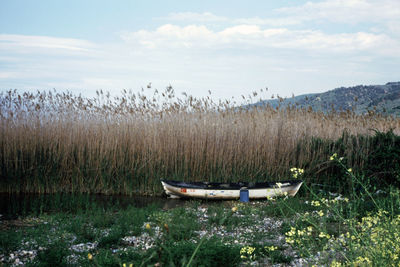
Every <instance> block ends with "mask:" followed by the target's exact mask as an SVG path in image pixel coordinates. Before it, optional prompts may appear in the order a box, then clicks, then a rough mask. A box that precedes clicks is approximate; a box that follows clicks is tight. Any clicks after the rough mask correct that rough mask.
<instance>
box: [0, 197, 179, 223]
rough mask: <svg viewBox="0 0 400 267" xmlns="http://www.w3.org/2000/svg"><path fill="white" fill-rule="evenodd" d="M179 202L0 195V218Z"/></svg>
mask: <svg viewBox="0 0 400 267" xmlns="http://www.w3.org/2000/svg"><path fill="white" fill-rule="evenodd" d="M185 203H186V201H184V200H180V199H167V198H165V197H138V196H121V195H112V196H109V195H99V194H94V195H89V194H4V193H0V214H1V216H0V219H1V220H9V219H16V218H18V217H25V216H28V215H33V216H35V215H39V214H41V213H53V212H60V211H61V212H69V213H75V212H77V211H79V210H87V209H90V208H91V207H93V206H94V205H95V206H97V207H101V208H103V209H105V210H107V209H113V210H118V209H123V208H126V207H128V206H135V207H138V208H141V207H146V206H149V205H156V206H159V207H160V208H164V209H170V208H174V207H177V206H183V205H185Z"/></svg>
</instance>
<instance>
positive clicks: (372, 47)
mask: <svg viewBox="0 0 400 267" xmlns="http://www.w3.org/2000/svg"><path fill="white" fill-rule="evenodd" d="M121 37H122V38H123V39H124V40H125V41H127V42H128V43H131V44H140V45H142V46H143V47H146V48H151V49H156V48H157V49H163V48H167V47H175V48H197V49H223V48H237V49H240V48H246V49H248V48H265V49H267V48H279V49H300V50H314V51H316V52H354V51H357V52H362V51H369V52H371V53H373V54H388V55H389V54H390V55H392V56H400V44H399V41H398V40H396V39H392V38H391V37H390V36H388V35H386V34H383V33H369V32H356V33H339V34H328V33H324V32H321V31H316V30H291V29H288V28H261V27H260V26H258V25H247V24H245V25H236V26H232V27H226V28H224V29H222V30H221V31H214V30H211V29H209V28H207V27H206V26H204V25H189V26H184V27H181V26H177V25H172V24H166V25H163V26H160V27H159V28H157V29H156V30H154V31H145V30H141V31H137V32H131V33H129V32H125V33H124V34H123V35H122V36H121Z"/></svg>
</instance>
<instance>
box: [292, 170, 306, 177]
mask: <svg viewBox="0 0 400 267" xmlns="http://www.w3.org/2000/svg"><path fill="white" fill-rule="evenodd" d="M290 172H291V173H292V177H293V178H294V179H297V178H300V176H301V175H303V174H304V170H303V169H300V168H291V169H290Z"/></svg>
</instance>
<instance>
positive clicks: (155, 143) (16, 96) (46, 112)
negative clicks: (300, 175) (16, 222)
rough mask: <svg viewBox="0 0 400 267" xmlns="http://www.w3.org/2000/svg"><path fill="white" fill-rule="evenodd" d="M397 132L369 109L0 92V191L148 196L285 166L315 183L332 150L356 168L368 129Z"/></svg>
mask: <svg viewBox="0 0 400 267" xmlns="http://www.w3.org/2000/svg"><path fill="white" fill-rule="evenodd" d="M253 95H254V96H255V95H257V93H253ZM246 101H247V102H246ZM251 101H252V99H251V97H248V98H245V99H244V104H245V103H249V102H251ZM399 126H400V119H399V118H394V117H390V116H382V115H379V114H375V113H373V112H370V113H368V114H365V115H357V114H355V113H353V112H330V113H327V114H326V113H322V112H313V111H312V110H310V109H307V110H306V109H295V108H293V107H289V108H285V109H283V108H279V107H278V108H272V107H269V106H266V107H262V108H244V105H239V104H237V103H236V102H234V101H219V102H215V101H213V100H212V99H211V98H210V97H207V98H200V99H199V98H194V97H192V96H187V95H183V96H182V97H177V96H175V93H174V90H173V88H172V87H170V86H169V87H167V88H166V89H165V91H163V92H158V91H157V90H155V91H154V92H152V94H150V96H149V94H148V93H147V92H142V93H138V94H135V93H133V92H128V91H123V92H122V93H121V94H120V96H118V97H112V96H110V94H109V93H104V92H102V91H100V92H98V93H97V96H96V97H93V98H87V97H82V96H77V95H73V94H72V93H60V92H56V91H49V92H39V91H38V92H37V93H28V92H25V93H19V92H18V91H15V90H14V91H9V92H6V93H1V94H0V151H1V152H0V176H1V178H0V191H2V192H36V193H53V192H90V193H104V194H115V193H121V194H157V193H160V192H161V186H160V182H159V179H160V178H166V179H178V180H194V181H196V180H197V181H239V180H241V181H260V180H281V179H287V178H288V177H289V169H290V168H291V167H300V168H304V169H306V172H308V175H307V177H313V179H315V181H316V182H318V181H322V180H324V179H327V178H326V175H327V172H328V171H329V168H328V167H329V166H327V165H326V164H325V163H326V162H327V161H328V157H329V155H332V154H333V153H335V152H337V151H338V150H340V151H341V153H342V155H343V156H345V157H346V159H347V160H348V164H349V165H350V166H352V167H353V169H354V170H357V169H361V168H362V167H363V164H365V155H368V153H369V149H370V147H369V141H368V140H369V139H368V136H371V135H373V134H374V132H373V131H371V129H375V130H377V131H380V132H386V131H389V130H390V129H392V130H393V131H394V133H396V134H399V133H400V130H399V129H400V127H399ZM337 140H340V142H337Z"/></svg>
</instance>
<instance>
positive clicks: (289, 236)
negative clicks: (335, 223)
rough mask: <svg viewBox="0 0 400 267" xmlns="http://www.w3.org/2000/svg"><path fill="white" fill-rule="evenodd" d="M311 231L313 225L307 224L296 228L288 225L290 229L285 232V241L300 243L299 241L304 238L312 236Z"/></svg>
mask: <svg viewBox="0 0 400 267" xmlns="http://www.w3.org/2000/svg"><path fill="white" fill-rule="evenodd" d="M312 232H313V227H312V226H308V227H306V228H304V229H296V228H295V227H290V231H289V232H286V233H285V235H286V238H285V241H286V243H288V244H291V245H293V244H295V243H296V244H297V245H300V244H301V243H303V242H304V241H306V240H309V239H310V237H311V236H312Z"/></svg>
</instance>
